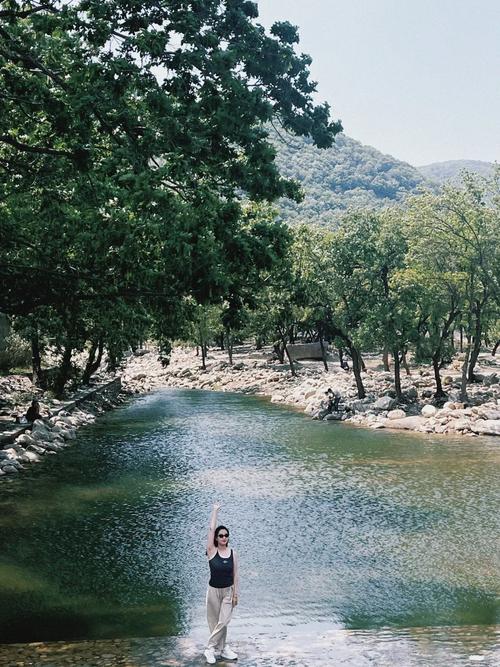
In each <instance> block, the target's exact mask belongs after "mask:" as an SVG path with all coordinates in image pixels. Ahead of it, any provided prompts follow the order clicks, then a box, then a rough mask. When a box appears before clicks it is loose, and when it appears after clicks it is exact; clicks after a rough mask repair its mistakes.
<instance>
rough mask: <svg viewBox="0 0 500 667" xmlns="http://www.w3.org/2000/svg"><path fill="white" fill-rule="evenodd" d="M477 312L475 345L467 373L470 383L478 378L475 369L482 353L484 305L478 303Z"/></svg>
mask: <svg viewBox="0 0 500 667" xmlns="http://www.w3.org/2000/svg"><path fill="white" fill-rule="evenodd" d="M474 311H475V316H476V317H475V322H474V338H473V345H472V349H471V353H470V359H469V369H468V371H467V377H468V380H469V382H475V381H476V378H475V376H474V368H475V366H476V363H477V359H478V357H479V352H480V351H481V337H482V335H483V332H482V324H483V323H482V318H481V311H482V304H481V303H479V302H476V307H475V309H474Z"/></svg>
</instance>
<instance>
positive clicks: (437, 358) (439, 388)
mask: <svg viewBox="0 0 500 667" xmlns="http://www.w3.org/2000/svg"><path fill="white" fill-rule="evenodd" d="M440 363H441V354H440V352H438V353H435V354H434V355H433V356H432V368H433V369H434V379H435V381H436V393H435V394H434V396H435V397H436V398H446V394H445V392H444V391H443V384H442V382H441V375H440V372H439V370H440Z"/></svg>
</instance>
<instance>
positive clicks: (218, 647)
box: [205, 503, 239, 665]
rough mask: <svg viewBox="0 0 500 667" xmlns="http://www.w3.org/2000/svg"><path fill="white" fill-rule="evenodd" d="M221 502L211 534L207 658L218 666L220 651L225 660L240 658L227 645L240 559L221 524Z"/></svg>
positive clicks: (213, 510)
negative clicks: (218, 520) (217, 655)
mask: <svg viewBox="0 0 500 667" xmlns="http://www.w3.org/2000/svg"><path fill="white" fill-rule="evenodd" d="M220 507H221V506H220V504H219V503H214V506H213V508H212V515H211V517H210V526H209V528H208V536H207V557H208V564H209V566H210V581H209V583H208V590H207V620H208V627H209V629H210V637H209V639H208V644H207V648H206V650H205V658H206V659H207V662H208V663H209V664H210V665H214V664H215V661H216V657H215V656H216V654H220V655H221V657H222V658H224V659H225V660H236V659H237V658H238V655H237V654H236V653H235V652H234V651H232V650H231V649H230V647H229V646H228V645H227V644H226V636H227V626H228V624H229V621H230V620H231V614H232V611H233V608H234V607H235V606H236V605H237V604H238V585H239V581H238V558H237V556H236V552H235V550H234V549H230V548H229V530H228V529H227V528H226V527H225V526H217V527H216V525H217V514H218V512H219V510H220Z"/></svg>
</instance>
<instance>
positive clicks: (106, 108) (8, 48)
mask: <svg viewBox="0 0 500 667" xmlns="http://www.w3.org/2000/svg"><path fill="white" fill-rule="evenodd" d="M0 7H1V9H0V21H1V24H0V168H1V172H0V244H1V251H0V310H2V311H4V312H7V313H10V314H17V315H22V316H25V317H28V318H31V319H32V320H36V321H37V326H31V327H30V328H31V330H32V331H37V330H39V328H40V327H42V324H43V323H44V322H45V323H47V321H48V320H50V319H51V318H53V320H54V322H58V325H57V326H56V328H57V329H58V331H59V332H60V336H59V338H61V343H60V344H61V346H62V349H64V350H66V351H67V353H68V357H70V356H71V352H70V350H71V349H74V348H75V347H76V348H78V347H81V346H82V345H84V344H85V342H86V341H85V338H86V340H87V341H88V340H90V341H92V343H94V342H95V340H96V336H97V338H98V337H99V336H98V335H97V333H96V332H97V331H98V330H100V331H104V329H105V328H106V329H107V330H108V334H107V337H108V341H107V346H108V347H109V348H110V347H113V346H115V343H116V346H117V347H118V348H122V347H123V346H124V345H125V344H126V342H127V341H126V340H125V339H124V338H123V336H121V337H120V340H119V344H118V341H114V342H113V341H111V340H109V338H110V336H112V334H111V333H110V331H124V330H125V331H127V330H131V331H134V332H135V333H134V336H136V335H137V332H136V331H135V329H136V327H135V326H129V325H130V323H131V322H132V321H135V319H136V316H137V313H142V312H144V313H146V311H147V316H146V314H144V316H142V315H141V317H140V320H141V322H144V321H147V320H148V317H152V318H153V320H154V322H155V327H156V329H157V331H158V332H159V335H160V336H161V337H162V338H164V339H166V338H168V336H172V335H174V333H175V331H176V330H177V329H178V328H181V327H182V324H183V321H184V320H185V317H186V308H185V304H184V300H185V299H186V298H188V299H189V298H194V299H195V300H196V301H197V302H199V303H205V302H209V301H210V300H214V299H217V298H223V297H224V296H225V294H224V290H225V288H226V287H227V285H228V281H227V280H226V279H225V278H224V276H223V275H222V273H223V272H222V271H221V270H220V268H219V267H220V266H224V265H225V262H226V260H227V258H228V257H229V256H230V255H231V252H232V244H234V243H235V239H238V238H240V239H241V237H240V233H239V230H240V226H241V223H240V219H241V206H240V200H241V197H242V196H243V195H244V196H245V197H247V198H248V199H250V200H263V199H266V200H273V199H275V198H277V197H279V196H283V195H287V196H289V197H292V198H297V197H298V196H299V193H298V189H297V186H296V184H295V183H293V182H292V181H290V180H286V179H284V178H282V176H281V175H280V173H279V171H278V168H277V166H276V164H275V149H274V148H273V146H272V145H271V143H270V142H269V141H268V129H267V127H268V125H267V124H268V123H275V124H278V125H280V126H281V127H282V128H284V129H285V130H286V131H290V132H293V133H296V134H299V135H305V136H310V137H311V138H312V140H313V141H314V142H315V143H316V145H318V146H322V147H327V146H330V145H331V143H332V141H333V137H334V135H335V134H336V133H337V132H338V131H339V130H340V129H341V126H340V124H339V123H334V122H331V121H330V120H329V109H328V106H327V105H326V104H324V105H319V106H315V105H314V104H313V102H312V94H313V93H314V91H315V84H314V83H313V82H311V81H310V80H309V75H308V65H309V63H310V60H309V58H308V57H307V56H303V55H298V54H297V53H296V52H295V50H294V47H295V44H296V43H297V41H298V35H297V31H296V29H295V28H294V27H293V26H291V25H290V24H289V23H286V22H282V23H277V24H275V25H274V26H273V27H272V28H271V31H270V34H267V33H266V32H265V30H264V29H263V28H262V27H261V26H260V25H259V24H258V23H257V21H256V19H257V16H258V13H257V7H256V5H255V3H252V2H248V1H246V0H226V1H224V2H222V1H220V0H192V1H191V2H178V1H177V0H176V1H168V0H162V1H161V2H159V1H158V0H149V1H147V0H142V1H138V2H135V1H130V0H98V1H97V0H80V1H78V2H65V1H50V0H48V1H47V2H44V1H40V2H15V1H12V0H9V1H5V2H2V3H1V4H0ZM244 233H245V232H244V231H243V232H242V234H244ZM248 233H250V232H248ZM241 243H244V242H243V241H241ZM247 257H249V255H247ZM40 308H44V310H43V311H40ZM47 309H48V310H47ZM42 312H43V317H42ZM99 312H102V313H103V314H104V313H106V324H107V326H106V327H103V326H102V322H99V320H100V316H99V315H98V313H99ZM113 313H114V314H115V319H114V320H112V322H110V321H109V319H110V318H111V319H112V317H113V315H112V314H113ZM89 323H90V324H89ZM92 323H94V324H92ZM31 324H33V323H31ZM46 326H48V325H46ZM89 327H90V329H92V328H93V329H94V330H95V331H94V333H88V336H91V337H90V338H88V336H87V337H86V336H85V335H84V334H83V332H84V331H89V332H90V329H89ZM42 328H43V327H42ZM50 329H51V327H48V329H47V330H50ZM64 332H65V333H64ZM72 332H78V335H76V334H75V333H72ZM66 334H67V335H66ZM125 338H126V337H125ZM62 339H65V340H64V341H62ZM128 342H131V341H128Z"/></svg>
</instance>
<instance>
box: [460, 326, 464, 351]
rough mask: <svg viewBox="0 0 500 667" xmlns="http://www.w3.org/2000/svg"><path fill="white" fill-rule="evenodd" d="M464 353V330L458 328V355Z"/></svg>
mask: <svg viewBox="0 0 500 667" xmlns="http://www.w3.org/2000/svg"><path fill="white" fill-rule="evenodd" d="M463 351H464V328H463V327H462V326H461V327H460V354H462V352H463Z"/></svg>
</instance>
